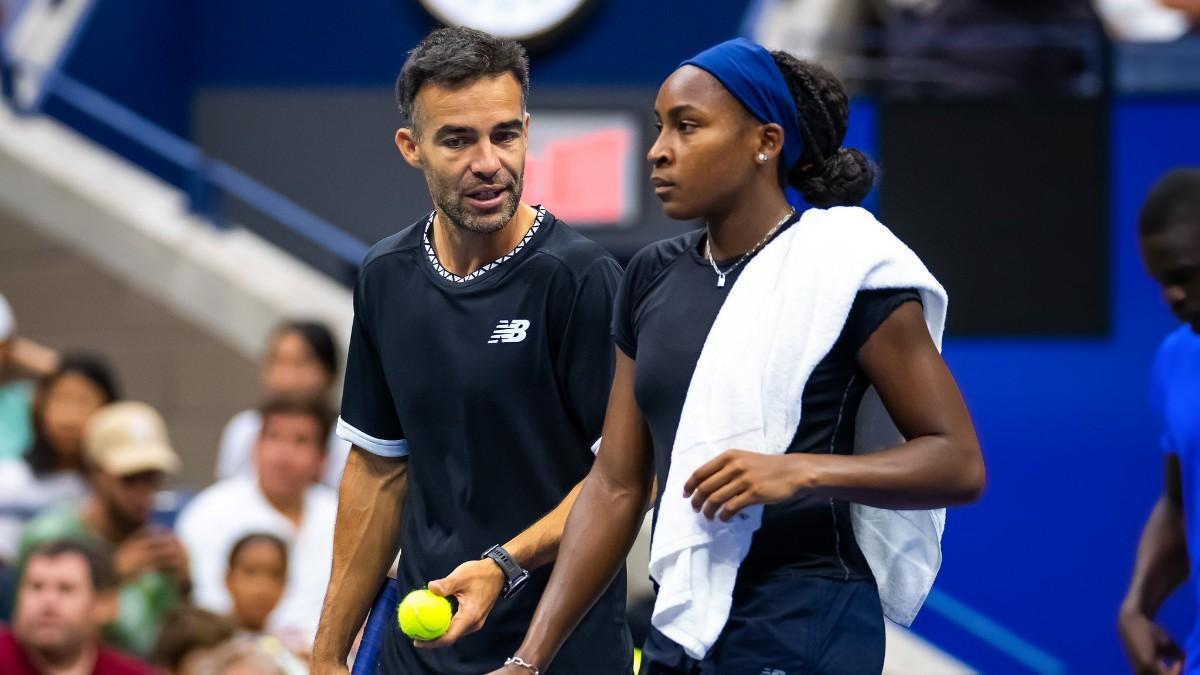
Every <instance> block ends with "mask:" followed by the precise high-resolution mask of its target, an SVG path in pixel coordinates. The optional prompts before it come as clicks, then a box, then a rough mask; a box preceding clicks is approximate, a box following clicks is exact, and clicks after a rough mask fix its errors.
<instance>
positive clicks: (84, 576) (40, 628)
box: [0, 540, 151, 675]
mask: <svg viewBox="0 0 1200 675" xmlns="http://www.w3.org/2000/svg"><path fill="white" fill-rule="evenodd" d="M116 587H117V578H116V575H115V574H114V571H113V568H112V562H111V560H109V557H108V555H107V552H106V551H100V550H98V549H97V548H96V547H94V546H92V545H90V544H87V543H84V542H79V541H69V540H64V541H57V542H50V543H46V544H43V545H41V546H39V547H37V548H35V549H33V550H32V551H31V552H30V554H29V558H28V561H27V564H26V568H25V573H24V575H23V576H22V578H21V586H20V590H19V592H18V594H17V610H16V614H15V615H14V617H13V623H12V629H11V631H0V673H4V674H5V675H46V674H49V673H81V674H82V673H91V674H92V675H149V674H150V672H151V670H150V668H149V667H148V666H145V665H144V664H141V663H139V662H137V661H135V660H133V659H131V658H129V657H127V656H123V655H121V654H118V653H116V652H113V651H110V650H109V649H107V648H105V647H103V646H101V644H100V630H101V626H103V625H104V624H105V623H107V622H108V621H109V620H111V619H112V617H113V616H114V615H115V613H116V608H117V598H116V594H115V590H116Z"/></svg>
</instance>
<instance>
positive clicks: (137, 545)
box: [21, 402, 190, 655]
mask: <svg viewBox="0 0 1200 675" xmlns="http://www.w3.org/2000/svg"><path fill="white" fill-rule="evenodd" d="M84 453H85V457H86V459H87V463H88V467H89V470H88V471H89V479H90V485H91V488H92V492H91V494H90V495H89V496H88V497H87V498H86V499H85V500H84V501H83V503H82V505H75V506H71V507H68V508H63V509H58V510H55V511H51V512H48V513H46V514H44V515H41V516H39V517H38V518H36V519H35V520H33V521H31V522H30V523H29V525H27V526H26V528H25V532H24V533H23V534H22V536H21V550H22V552H24V551H28V550H30V549H32V548H33V547H34V546H36V545H37V544H38V543H40V542H44V541H48V540H52V539H60V538H79V539H96V540H99V541H101V542H104V543H107V544H108V545H110V546H112V548H113V551H114V554H113V559H114V565H115V567H116V571H117V577H118V579H119V580H120V582H121V587H120V590H119V599H120V610H119V611H118V613H117V616H116V619H115V620H114V621H113V622H112V623H110V624H109V625H108V626H106V628H105V634H104V636H105V640H106V641H107V642H108V644H110V645H112V646H114V647H118V648H121V649H124V650H126V651H130V652H133V653H135V654H139V655H148V654H149V653H150V650H151V648H152V647H153V646H154V641H155V639H156V638H157V636H158V628H159V626H160V625H161V623H162V619H163V617H164V616H165V615H166V613H167V612H168V611H170V609H171V608H172V607H173V606H174V605H175V603H176V601H177V600H178V598H179V597H180V596H181V595H183V594H186V593H187V591H188V588H189V586H190V581H189V574H188V561H187V554H186V553H185V551H184V548H183V545H182V544H181V543H180V542H179V540H178V539H177V538H176V537H175V535H173V534H172V533H171V532H170V531H168V530H166V529H163V528H159V527H156V526H154V525H152V524H151V522H150V516H151V514H152V511H153V507H154V497H155V495H156V494H157V493H158V491H159V490H160V489H162V485H163V481H164V480H165V478H166V477H167V475H168V474H172V473H175V472H176V471H177V470H178V469H179V457H178V455H176V454H175V451H174V450H173V449H172V448H171V445H170V441H169V440H168V438H167V430H166V424H165V423H164V422H163V419H162V417H161V416H160V415H159V414H158V413H157V412H156V411H155V410H154V409H153V408H151V407H150V406H148V405H146V404H145V403H133V402H127V403H113V404H110V405H108V406H106V407H104V408H102V409H101V410H100V411H99V412H97V413H96V414H95V415H94V416H93V417H92V419H91V420H90V421H89V422H88V426H87V432H86V436H85V441H84ZM22 557H24V556H22Z"/></svg>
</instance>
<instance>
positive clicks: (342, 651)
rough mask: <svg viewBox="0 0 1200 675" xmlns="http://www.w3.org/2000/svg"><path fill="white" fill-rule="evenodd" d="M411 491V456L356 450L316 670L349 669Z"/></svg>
mask: <svg viewBox="0 0 1200 675" xmlns="http://www.w3.org/2000/svg"><path fill="white" fill-rule="evenodd" d="M407 491H408V460H407V459H391V458H387V457H380V456H378V455H375V454H372V453H370V452H368V451H366V450H363V449H361V448H359V447H357V446H355V447H354V448H352V449H351V450H350V456H349V458H348V459H347V460H346V470H345V472H344V473H343V474H342V483H341V487H340V488H339V489H338V511H337V522H336V524H335V526H334V534H333V566H332V568H331V570H330V574H329V589H328V590H327V591H326V592H325V604H324V606H323V607H322V608H321V622H320V625H319V626H318V628H317V637H316V641H315V642H314V644H313V654H312V659H313V660H312V672H313V673H316V674H321V673H345V672H346V657H347V655H349V653H350V646H351V645H352V644H353V642H354V637H355V635H356V634H357V633H358V629H359V628H360V627H361V626H362V624H363V620H364V619H365V618H366V616H367V611H368V610H369V609H370V606H371V600H372V599H373V598H374V596H375V592H376V591H378V590H379V586H380V584H381V583H383V579H384V576H385V575H386V574H387V571H388V568H389V567H391V564H392V560H394V559H395V557H396V551H397V549H398V548H399V546H400V516H401V514H402V512H403V509H404V498H405V494H406V493H407Z"/></svg>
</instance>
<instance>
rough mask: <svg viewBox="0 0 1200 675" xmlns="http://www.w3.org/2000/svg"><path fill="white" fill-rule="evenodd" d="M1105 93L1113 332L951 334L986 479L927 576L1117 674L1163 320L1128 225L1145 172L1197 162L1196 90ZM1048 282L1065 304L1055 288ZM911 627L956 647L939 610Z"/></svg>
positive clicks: (1181, 633) (1087, 666) (1186, 617)
mask: <svg viewBox="0 0 1200 675" xmlns="http://www.w3.org/2000/svg"><path fill="white" fill-rule="evenodd" d="M1114 105H1115V107H1114V114H1113V117H1112V152H1113V155H1112V167H1113V175H1112V193H1111V199H1112V202H1111V203H1112V216H1113V217H1112V223H1113V228H1112V235H1111V236H1112V251H1113V256H1114V258H1113V260H1112V265H1113V267H1112V283H1113V289H1112V296H1113V298H1114V304H1113V307H1112V312H1113V324H1112V325H1113V331H1112V334H1111V335H1110V336H1109V337H1107V338H1104V339H1100V340H1061V341H1053V340H1038V341H1033V340H1029V341H1024V340H1004V341H992V340H953V339H951V340H949V341H948V342H947V344H946V350H945V351H946V356H947V360H948V361H949V363H950V366H951V367H952V368H953V370H954V373H955V376H956V377H957V378H958V381H959V383H960V385H961V386H962V389H963V391H964V392H965V395H966V398H967V401H968V403H969V405H970V407H971V410H972V413H973V414H974V417H975V422H976V424H977V427H978V430H979V435H980V438H981V439H982V442H983V447H984V451H985V453H986V455H987V460H988V469H989V473H990V486H989V489H988V492H987V494H986V496H985V497H984V499H983V500H982V501H981V502H980V503H979V504H978V505H975V506H972V507H968V508H965V509H959V510H956V511H954V512H952V513H951V514H950V519H949V524H948V529H947V535H946V542H945V552H946V558H945V565H944V567H943V571H942V575H941V577H940V578H939V581H938V587H939V588H941V589H943V590H945V591H947V592H949V593H951V594H953V595H954V596H955V597H957V598H959V599H961V600H963V601H965V602H967V603H968V604H970V605H972V606H974V607H976V608H978V609H981V610H983V611H984V612H985V613H987V614H988V615H989V616H991V617H992V618H994V619H996V620H998V621H999V622H1001V623H1002V624H1005V625H1007V626H1008V627H1010V628H1012V629H1014V630H1015V631H1016V632H1017V633H1019V634H1021V635H1022V636H1023V637H1024V638H1026V639H1028V640H1030V641H1031V642H1033V643H1034V644H1036V645H1038V646H1040V647H1042V648H1043V649H1045V650H1047V651H1049V652H1050V653H1051V654H1052V655H1054V656H1055V657H1057V658H1059V659H1061V660H1064V661H1066V662H1067V664H1068V666H1069V667H1070V669H1071V670H1073V671H1075V672H1086V673H1101V672H1114V673H1115V672H1126V668H1125V666H1124V662H1123V658H1122V654H1121V652H1120V650H1119V646H1118V643H1117V639H1116V633H1115V629H1114V623H1115V616H1116V608H1117V606H1118V604H1119V603H1120V600H1121V598H1122V596H1123V594H1124V588H1125V585H1126V583H1127V582H1128V575H1129V572H1130V570H1131V569H1132V565H1133V554H1134V548H1135V546H1136V541H1137V537H1138V535H1139V533H1140V530H1141V526H1142V524H1143V522H1144V521H1145V518H1146V516H1147V515H1148V513H1149V510H1150V508H1151V506H1152V504H1153V503H1154V501H1155V500H1156V499H1157V495H1158V494H1159V490H1160V489H1161V466H1162V458H1161V453H1160V452H1159V450H1158V447H1157V444H1156V439H1157V438H1158V433H1157V431H1156V429H1155V424H1154V421H1153V419H1152V416H1151V414H1150V411H1149V408H1148V406H1147V402H1146V391H1147V387H1148V371H1149V366H1150V363H1151V360H1152V359H1153V355H1154V352H1155V349H1156V347H1157V345H1158V343H1159V341H1160V340H1161V339H1162V337H1163V336H1164V335H1165V334H1166V333H1167V332H1168V331H1169V330H1171V329H1172V328H1173V326H1175V325H1176V324H1175V323H1174V321H1173V319H1172V318H1171V317H1170V315H1169V314H1168V312H1167V311H1166V309H1165V307H1164V306H1163V304H1162V302H1161V301H1160V299H1159V294H1158V291H1157V288H1156V287H1155V286H1154V284H1152V283H1151V282H1150V281H1149V279H1148V278H1147V277H1146V276H1145V274H1144V273H1143V271H1142V268H1141V263H1140V261H1139V259H1138V257H1137V250H1136V239H1135V230H1134V224H1135V220H1136V216H1137V211H1138V208H1139V205H1140V203H1141V200H1142V198H1143V197H1144V195H1145V194H1146V192H1147V191H1148V190H1149V188H1150V186H1151V184H1152V183H1153V182H1154V180H1155V179H1156V178H1157V177H1158V176H1159V175H1161V174H1162V173H1163V172H1165V171H1166V170H1168V169H1170V168H1172V167H1174V166H1178V165H1180V164H1192V165H1197V164H1200V134H1197V133H1195V123H1196V120H1198V119H1200V100H1122V101H1118V102H1117V103H1115V104H1114ZM885 161H886V160H885ZM1046 161H1053V160H1052V159H1050V158H1048V159H1047V160H1046ZM1064 170H1069V165H1064ZM1031 208H1033V207H1031ZM1063 253H1064V255H1070V252H1069V251H1064V252H1063ZM1012 273H1013V274H1020V270H1012ZM1046 292H1047V293H1054V294H1056V295H1059V296H1060V297H1061V301H1062V302H1070V301H1071V289H1069V288H1048V289H1046ZM1014 301H1019V299H1014ZM950 311H951V312H953V311H954V305H953V298H952V299H951V307H950ZM1180 596H1181V597H1179V598H1176V599H1175V601H1173V602H1172V603H1170V605H1169V606H1168V608H1167V611H1166V612H1165V613H1164V619H1165V621H1166V623H1167V624H1168V625H1169V626H1170V627H1171V628H1172V629H1173V631H1174V633H1175V635H1176V636H1177V637H1178V639H1180V640H1182V639H1183V638H1184V637H1185V635H1186V630H1187V629H1188V627H1189V626H1190V621H1191V614H1192V609H1191V602H1190V598H1187V597H1186V594H1185V593H1181V594H1180ZM1185 600H1186V601H1185ZM926 623H928V624H929V625H930V629H929V630H925V627H926ZM917 628H918V629H921V630H923V631H925V633H926V634H927V635H929V636H930V637H931V638H933V639H934V640H935V641H937V642H939V643H940V644H943V645H945V646H947V647H949V648H951V650H952V651H958V652H960V653H964V652H963V651H962V650H960V649H955V646H956V645H957V644H959V643H960V641H962V642H967V643H969V641H964V640H963V634H962V633H961V632H958V631H956V630H955V629H952V628H950V627H947V626H945V625H943V624H942V623H941V622H937V621H926V620H925V618H922V619H918V622H917ZM964 646H966V645H965V644H964ZM966 654H967V655H968V656H970V657H972V661H971V662H972V663H973V665H977V666H980V667H982V668H983V669H984V670H986V671H989V672H997V671H1002V672H1011V671H1012V668H1013V663H1012V661H1010V660H1007V659H1004V658H1002V657H1001V656H1000V655H999V654H997V653H996V652H995V651H993V650H987V649H983V648H978V647H977V646H976V645H973V644H972V646H971V648H970V651H969V652H966Z"/></svg>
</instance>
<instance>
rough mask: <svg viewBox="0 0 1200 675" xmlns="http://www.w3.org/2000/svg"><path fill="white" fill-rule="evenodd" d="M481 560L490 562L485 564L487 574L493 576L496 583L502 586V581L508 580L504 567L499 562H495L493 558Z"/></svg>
mask: <svg viewBox="0 0 1200 675" xmlns="http://www.w3.org/2000/svg"><path fill="white" fill-rule="evenodd" d="M483 561H484V562H490V563H491V564H490V565H488V566H487V569H488V576H489V577H492V578H494V579H495V581H496V583H497V584H499V585H500V587H501V588H503V587H504V583H505V582H506V581H508V577H507V576H505V574H504V568H502V567H500V563H498V562H496V560H495V559H494V558H484V559H483Z"/></svg>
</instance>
